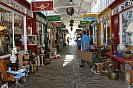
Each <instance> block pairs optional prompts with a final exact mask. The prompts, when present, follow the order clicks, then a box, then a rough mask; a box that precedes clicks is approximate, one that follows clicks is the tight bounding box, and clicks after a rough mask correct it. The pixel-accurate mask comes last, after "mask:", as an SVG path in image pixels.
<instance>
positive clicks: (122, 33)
mask: <svg viewBox="0 0 133 88" xmlns="http://www.w3.org/2000/svg"><path fill="white" fill-rule="evenodd" d="M109 7H110V8H111V10H112V16H111V22H112V35H113V36H112V40H113V41H114V43H115V44H116V45H119V48H118V50H119V49H120V50H122V51H124V52H126V51H127V50H128V48H130V47H132V46H133V45H132V42H133V41H132V39H131V35H132V28H130V27H129V25H130V24H131V23H132V22H133V1H132V0H116V1H114V2H113V3H112V4H111V5H110V6H109ZM129 29H130V30H131V31H128V30H129ZM125 46H126V47H125ZM129 51H131V52H132V49H129ZM122 59H123V60H127V61H124V63H121V61H122ZM129 60H130V61H129ZM117 61H118V64H117V66H118V67H119V68H118V69H120V70H121V71H124V75H125V78H124V81H125V84H132V83H133V81H132V80H133V79H132V76H131V74H132V73H130V71H132V67H133V66H132V63H133V61H132V59H125V57H123V56H122V57H121V59H119V60H117ZM123 65H124V68H123Z"/></svg>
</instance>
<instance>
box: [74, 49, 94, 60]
mask: <svg viewBox="0 0 133 88" xmlns="http://www.w3.org/2000/svg"><path fill="white" fill-rule="evenodd" d="M76 54H77V58H78V59H82V60H85V61H89V62H92V52H88V51H81V50H77V52H76Z"/></svg>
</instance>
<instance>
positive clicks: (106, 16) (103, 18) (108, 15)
mask: <svg viewBox="0 0 133 88" xmlns="http://www.w3.org/2000/svg"><path fill="white" fill-rule="evenodd" d="M108 17H110V13H107V14H106V15H104V16H102V17H101V18H100V19H99V21H100V22H101V21H103V20H105V19H107V18H108Z"/></svg>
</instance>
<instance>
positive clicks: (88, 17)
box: [83, 14, 97, 20]
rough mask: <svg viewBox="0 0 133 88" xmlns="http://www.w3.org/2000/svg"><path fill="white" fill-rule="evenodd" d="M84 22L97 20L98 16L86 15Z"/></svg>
mask: <svg viewBox="0 0 133 88" xmlns="http://www.w3.org/2000/svg"><path fill="white" fill-rule="evenodd" d="M83 20H97V14H84V15H83Z"/></svg>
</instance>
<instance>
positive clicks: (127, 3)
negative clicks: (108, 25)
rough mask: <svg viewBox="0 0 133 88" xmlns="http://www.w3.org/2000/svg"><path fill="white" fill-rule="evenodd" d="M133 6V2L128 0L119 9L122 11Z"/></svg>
mask: <svg viewBox="0 0 133 88" xmlns="http://www.w3.org/2000/svg"><path fill="white" fill-rule="evenodd" d="M132 4H133V0H126V1H125V2H124V3H122V4H121V5H120V6H119V8H120V11H122V10H124V9H126V8H128V7H130V6H132Z"/></svg>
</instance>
